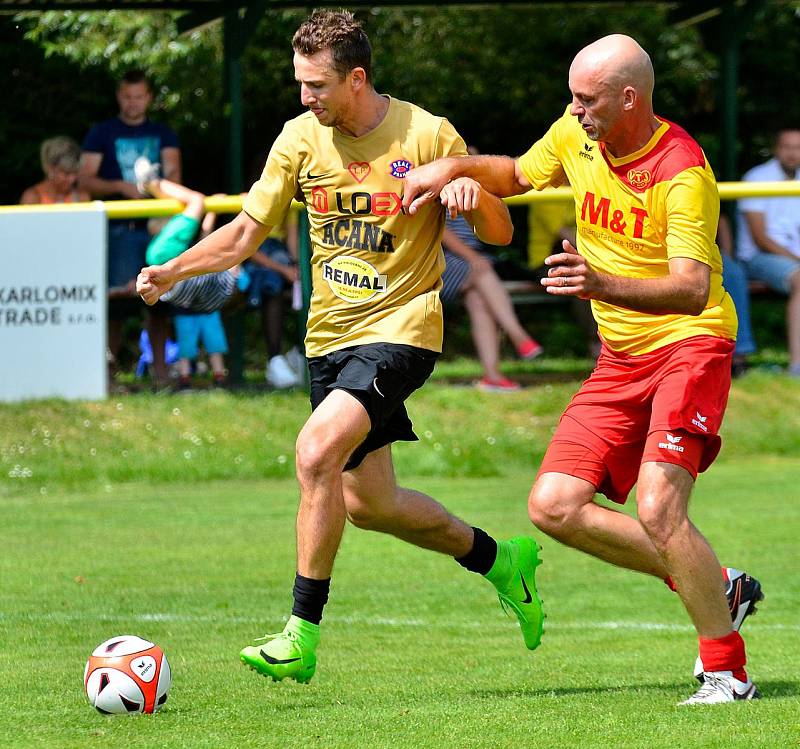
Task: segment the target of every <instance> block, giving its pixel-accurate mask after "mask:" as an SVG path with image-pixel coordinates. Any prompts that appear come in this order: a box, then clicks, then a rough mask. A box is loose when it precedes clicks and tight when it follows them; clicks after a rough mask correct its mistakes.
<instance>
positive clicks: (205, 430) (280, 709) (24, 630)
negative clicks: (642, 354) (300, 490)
mask: <svg viewBox="0 0 800 749" xmlns="http://www.w3.org/2000/svg"><path fill="white" fill-rule="evenodd" d="M546 374H547V373H546V372H545V373H544V375H546ZM545 379H546V378H545ZM561 379H562V380H563V378H561ZM575 387H576V382H575V381H574V377H573V381H571V382H566V383H564V382H552V383H550V384H546V382H545V384H542V385H541V386H538V387H535V388H530V389H527V390H525V391H524V392H523V393H520V394H514V395H510V396H503V397H500V398H498V397H496V396H491V395H483V394H477V393H475V392H474V391H472V390H470V389H467V388H453V387H444V386H441V385H437V384H433V385H430V386H428V387H427V388H426V389H425V390H424V391H423V392H421V393H420V394H419V395H418V396H415V399H414V404H413V406H412V409H413V411H414V414H415V416H416V420H417V421H418V423H419V424H420V430H419V431H420V436H421V438H422V441H423V445H417V446H414V445H409V446H405V445H404V446H401V447H399V448H398V450H397V455H398V465H399V466H400V472H401V476H402V479H403V483H405V484H406V485H410V486H414V487H415V488H419V489H422V490H425V491H428V492H429V493H431V494H433V495H434V496H436V497H437V498H439V499H440V500H441V501H443V502H444V503H445V504H446V505H447V506H448V507H449V508H451V509H452V510H453V511H455V512H456V513H457V514H459V515H461V516H462V517H464V518H465V519H466V520H468V521H470V522H472V523H474V524H477V525H481V526H482V527H484V528H485V529H486V530H488V531H489V532H490V533H492V534H494V535H496V536H498V537H507V536H510V535H515V534H518V533H524V532H531V531H532V529H531V527H530V525H529V524H528V521H527V518H526V514H525V501H524V498H525V496H526V495H527V491H528V488H529V483H530V480H531V478H532V475H533V473H534V471H535V466H536V462H537V461H538V457H537V456H539V455H540V454H541V450H543V448H544V445H545V444H546V440H547V437H548V435H549V433H550V430H551V428H552V426H553V424H554V423H555V419H556V418H557V414H558V412H559V411H560V409H561V408H562V407H563V405H564V403H565V402H566V400H567V399H568V398H569V395H570V393H571V392H572V391H573V390H574V389H575ZM304 401H305V397H304V396H303V395H302V394H300V393H296V394H280V395H277V396H267V395H262V396H256V397H252V396H241V395H239V396H233V395H228V394H213V395H210V396H208V397H202V396H198V397H190V398H180V397H171V398H157V397H152V396H144V395H142V396H135V397H130V398H126V399H123V400H120V401H115V400H111V401H109V402H106V403H94V404H87V403H83V404H81V403H78V404H66V403H60V402H52V403H42V404H35V405H32V404H20V405H16V406H13V405H12V406H2V407H0V466H2V470H3V475H2V477H0V546H1V547H2V549H3V553H2V555H0V586H2V587H0V590H2V597H0V643H2V648H0V684H2V689H0V746H2V747H34V746H47V747H76V748H78V747H80V748H83V747H109V746H113V747H147V748H149V747H166V748H168V749H169V748H171V747H187V748H189V747H192V748H194V747H270V748H271V747H276V748H280V749H283V747H320V748H327V747H341V748H342V749H344V748H347V749H351V748H354V747H358V748H360V747H370V749H380V748H381V747H412V748H413V749H428V748H429V747H430V748H431V749H439V748H441V749H460V748H461V747H464V748H466V747H487V748H495V747H499V748H502V747H517V746H523V745H524V746H526V747H535V748H536V749H559V748H560V747H595V746H608V747H647V749H661V747H663V748H664V749H666V748H667V747H669V748H670V749H673V748H674V747H683V746H699V747H709V748H713V747H720V749H722V748H723V747H724V748H725V749H729V748H730V747H731V746H736V747H776V749H777V748H780V749H783V748H784V747H800V718H799V717H798V716H800V677H799V676H798V672H799V671H800V603H798V601H800V582H798V576H797V568H798V563H800V552H798V544H797V538H798V537H800V491H799V490H798V486H800V456H798V437H797V435H798V429H797V423H798V420H797V416H796V414H797V413H798V406H800V384H798V383H796V382H794V381H792V380H789V379H788V378H784V377H769V376H764V377H762V376H760V375H754V376H752V377H748V378H745V380H743V381H741V382H738V383H737V384H736V385H735V386H734V391H733V394H732V398H731V405H730V408H729V414H728V417H727V421H726V425H725V442H726V447H725V450H724V452H723V455H722V457H721V459H720V460H719V461H718V464H717V465H715V466H714V468H713V470H711V471H710V472H709V473H708V474H706V475H704V476H703V477H702V479H701V480H700V482H699V483H698V487H697V489H696V492H695V495H694V499H693V517H694V519H695V520H696V522H697V523H698V525H699V526H700V527H701V529H703V530H704V531H705V532H706V534H707V535H708V536H709V538H710V539H711V541H712V543H713V544H714V545H715V548H716V549H717V551H718V553H719V555H720V557H721V558H722V559H723V561H724V562H725V563H727V564H730V565H734V566H741V567H743V568H745V569H747V570H749V571H751V572H752V573H753V574H755V575H757V576H758V577H759V578H760V579H761V580H762V582H763V585H764V589H765V592H766V596H767V597H766V600H765V602H764V603H763V604H762V606H761V608H760V611H759V614H758V615H757V616H756V617H754V618H752V619H750V620H748V622H747V625H746V633H745V634H746V640H747V645H748V653H749V656H750V664H751V674H752V676H753V677H754V679H755V680H756V681H757V683H758V685H759V687H760V688H761V691H762V692H763V694H764V699H763V700H761V701H760V702H757V703H751V704H741V703H740V704H737V705H730V706H722V707H718V708H699V709H697V708H695V709H686V708H677V707H676V703H677V702H678V701H679V700H681V699H683V698H685V697H686V696H688V695H689V694H690V693H691V692H692V691H693V689H694V686H695V685H694V683H693V681H692V679H691V669H692V665H693V661H694V656H695V648H696V643H695V640H694V637H693V635H692V630H691V628H690V627H689V625H688V622H687V619H686V616H685V614H684V613H683V612H682V609H681V607H680V604H679V602H678V600H677V598H676V596H675V595H674V594H672V593H670V592H669V591H668V590H667V588H666V586H664V585H663V584H661V583H660V582H658V581H655V580H651V579H648V578H646V577H644V576H640V575H635V574H632V573H628V572H625V571H622V570H617V569H614V568H611V567H608V566H606V565H603V564H601V563H599V562H597V561H595V560H593V559H590V558H589V557H585V556H582V555H580V554H578V553H577V552H574V551H572V550H569V549H566V548H563V547H560V546H558V545H557V544H555V543H554V542H552V541H550V540H548V539H540V540H541V542H542V544H543V546H544V551H543V556H544V559H545V564H544V565H543V567H542V568H541V570H540V577H539V586H540V591H541V593H542V596H543V598H544V599H545V605H546V609H547V612H548V616H549V618H548V625H547V630H546V634H545V638H544V641H543V644H542V646H541V648H540V649H539V650H537V651H536V652H535V653H529V652H527V651H526V650H525V649H524V647H523V645H522V640H521V636H520V634H519V631H518V628H517V627H516V625H515V623H514V622H513V621H511V620H509V619H507V618H506V617H505V616H504V614H503V613H502V611H501V610H500V607H499V605H498V604H497V601H496V599H495V598H494V596H493V595H492V589H491V587H490V586H489V585H488V584H487V583H485V582H484V581H483V580H481V579H480V578H478V577H477V576H474V575H471V574H469V573H466V572H464V571H463V570H461V568H460V567H458V566H457V565H456V564H455V563H454V562H453V561H451V560H449V559H446V558H443V557H440V556H436V555H433V554H430V553H426V552H423V551H420V550H417V549H415V548H412V547H409V546H407V545H404V544H402V543H400V542H398V541H395V540H394V539H391V538H387V537H384V536H379V535H375V534H368V533H364V532H362V531H357V530H354V529H348V532H347V533H346V536H345V541H344V544H343V547H342V550H341V553H340V556H339V559H338V561H337V568H336V571H335V575H334V582H333V589H332V596H331V602H330V604H329V606H328V607H327V609H326V614H325V619H324V621H323V641H322V645H321V648H320V652H319V657H320V665H319V669H318V672H317V675H316V676H315V678H314V680H313V681H312V682H311V684H310V685H307V686H300V685H297V684H295V683H294V682H289V683H280V684H273V683H271V682H268V681H267V680H265V679H263V678H260V677H258V676H256V675H255V674H254V673H252V672H250V671H248V670H246V669H245V668H244V667H242V665H241V664H240V663H239V661H238V658H237V653H238V650H239V649H240V648H241V647H242V646H244V645H246V644H249V643H250V641H251V640H252V639H253V638H254V637H256V636H259V635H261V634H263V633H265V632H269V631H275V630H277V629H279V628H280V627H281V626H282V623H283V621H284V619H285V617H286V616H287V614H288V612H289V608H290V592H291V583H292V579H293V572H294V541H293V523H294V513H295V508H296V501H297V499H296V488H295V485H294V481H293V480H292V479H291V473H292V467H291V462H292V461H291V449H292V442H293V432H294V430H295V429H296V427H297V426H298V425H299V424H300V423H301V422H302V420H303V418H304V416H305V413H306V405H305V402H304ZM87 422H88V423H87ZM187 453H188V457H187ZM281 456H282V458H283V459H282V460H281ZM125 633H130V634H137V635H140V636H142V637H145V638H148V639H152V640H154V641H155V642H157V643H159V644H160V645H161V646H162V647H163V648H164V650H165V651H166V653H167V655H168V657H169V659H170V662H171V665H172V668H173V676H174V683H173V688H172V691H171V693H170V698H169V701H168V702H167V704H166V706H165V708H164V709H163V710H162V711H161V712H160V713H158V714H157V715H155V716H134V717H130V718H127V717H125V718H107V717H104V716H101V715H100V714H98V713H96V712H95V711H94V710H93V709H92V708H91V707H90V705H89V704H88V702H87V701H86V698H85V696H84V695H83V693H82V674H83V666H84V663H85V661H86V658H87V657H88V655H89V653H90V652H91V650H92V649H93V648H94V647H95V645H97V644H98V643H100V642H101V641H103V640H105V639H107V638H108V637H111V636H113V635H118V634H125Z"/></svg>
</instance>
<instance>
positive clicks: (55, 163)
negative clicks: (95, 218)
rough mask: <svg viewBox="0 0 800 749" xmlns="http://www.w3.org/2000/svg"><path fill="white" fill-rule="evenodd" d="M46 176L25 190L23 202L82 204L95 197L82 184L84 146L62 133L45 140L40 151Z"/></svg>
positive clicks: (21, 198) (28, 203)
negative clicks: (79, 171)
mask: <svg viewBox="0 0 800 749" xmlns="http://www.w3.org/2000/svg"><path fill="white" fill-rule="evenodd" d="M40 155H41V162H42V171H43V172H44V179H43V180H42V181H41V182H37V183H36V184H35V185H33V186H32V187H29V188H28V189H27V190H25V192H23V193H22V197H20V199H19V202H20V203H22V204H23V205H30V204H34V203H81V202H84V201H87V200H91V197H90V196H89V193H88V192H86V190H82V189H81V188H79V187H78V167H79V166H80V160H81V147H80V146H79V145H78V144H77V142H76V141H74V140H72V138H68V137H67V136H65V135H59V136H58V137H56V138H49V139H48V140H46V141H44V142H43V143H42V146H41V150H40Z"/></svg>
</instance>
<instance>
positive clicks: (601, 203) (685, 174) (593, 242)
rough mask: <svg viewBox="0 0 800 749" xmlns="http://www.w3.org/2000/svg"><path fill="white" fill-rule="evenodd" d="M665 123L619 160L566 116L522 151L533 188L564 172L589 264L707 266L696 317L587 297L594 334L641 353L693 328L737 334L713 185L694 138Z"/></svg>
mask: <svg viewBox="0 0 800 749" xmlns="http://www.w3.org/2000/svg"><path fill="white" fill-rule="evenodd" d="M659 121H660V122H661V125H660V126H659V128H658V130H656V132H655V133H654V134H653V137H652V138H650V140H649V141H648V142H647V143H646V144H645V145H644V146H643V147H642V148H641V149H639V150H638V151H636V152H635V153H632V154H630V155H629V156H625V157H624V158H621V159H616V158H614V157H613V156H612V155H611V154H610V153H608V152H607V151H606V150H605V148H604V144H603V143H597V142H594V141H591V140H589V139H588V138H587V137H586V134H585V133H584V131H583V128H581V126H580V124H579V123H578V121H577V119H576V118H575V117H573V116H571V115H570V114H569V108H567V111H566V112H565V113H564V115H563V116H562V117H561V118H560V119H558V120H557V121H556V122H555V123H553V125H552V126H551V127H550V130H548V132H547V133H546V135H545V136H544V137H543V138H542V139H541V140H539V141H537V142H536V143H535V144H534V145H533V146H532V147H531V149H530V150H529V151H528V152H527V153H526V154H525V155H524V156H522V157H521V158H520V160H519V165H520V169H521V170H522V172H523V174H524V175H525V176H526V177H527V179H528V181H529V182H530V183H531V185H533V187H535V188H536V189H537V190H541V189H543V188H545V187H548V186H550V185H557V184H559V183H560V181H561V180H562V179H563V175H564V174H566V177H567V179H568V180H569V182H570V184H571V185H572V190H573V193H574V195H575V218H576V222H577V238H578V251H579V252H580V253H581V255H582V256H583V257H585V258H586V259H587V260H588V262H589V264H590V265H591V267H592V268H594V269H595V270H597V271H601V272H603V273H609V274H612V275H617V276H627V277H631V278H658V277H660V276H666V275H668V274H669V260H670V258H673V257H685V258H691V259H693V260H698V261H699V262H701V263H704V264H706V265H708V266H709V267H710V268H711V286H710V293H709V297H708V303H707V305H706V308H705V309H704V310H703V312H702V313H701V314H699V315H697V316H691V315H682V314H681V315H679V314H664V315H656V314H649V313H646V312H637V311H635V310H630V309H626V308H624V307H618V306H615V305H613V304H608V303H607V302H600V301H595V300H592V311H593V313H594V316H595V319H596V320H597V325H598V330H599V333H600V336H601V337H602V339H603V340H604V341H605V343H606V344H607V345H608V346H609V347H610V348H611V349H613V350H614V351H619V352H622V353H628V354H644V353H647V352H649V351H653V350H654V349H657V348H660V347H662V346H666V345H668V344H670V343H675V342H676V341H681V340H684V339H686V338H690V337H692V336H698V335H712V336H717V337H720V338H728V339H730V340H735V339H736V327H737V320H736V311H735V308H734V306H733V301H732V300H731V297H730V295H729V294H728V293H727V292H726V291H725V289H724V288H723V286H722V258H721V257H720V253H719V248H718V247H717V245H716V244H715V242H714V237H715V235H716V231H717V222H718V220H719V193H718V192H717V185H716V181H715V179H714V174H713V172H712V171H711V167H710V166H709V164H708V161H707V160H706V157H705V154H704V153H703V151H702V149H701V148H700V146H699V145H698V144H697V143H696V142H695V141H694V139H693V138H692V137H691V136H689V134H688V133H687V132H686V131H685V130H683V129H682V128H681V127H679V126H678V125H676V124H674V123H672V122H669V121H667V120H663V119H661V118H659Z"/></svg>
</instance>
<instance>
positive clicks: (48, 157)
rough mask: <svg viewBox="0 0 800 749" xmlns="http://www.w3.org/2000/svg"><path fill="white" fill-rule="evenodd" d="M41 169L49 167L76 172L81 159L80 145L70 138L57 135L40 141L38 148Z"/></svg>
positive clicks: (45, 169)
mask: <svg viewBox="0 0 800 749" xmlns="http://www.w3.org/2000/svg"><path fill="white" fill-rule="evenodd" d="M39 153H40V156H41V159H42V169H43V170H44V171H45V172H46V171H47V170H48V169H49V168H50V167H55V168H57V169H63V170H64V171H65V172H77V171H78V164H79V163H80V160H81V147H80V146H79V145H78V144H77V142H76V141H74V140H73V139H72V138H69V137H67V136H66V135H59V136H57V137H55V138H48V139H47V140H46V141H44V142H43V143H42V147H41V150H40V152H39Z"/></svg>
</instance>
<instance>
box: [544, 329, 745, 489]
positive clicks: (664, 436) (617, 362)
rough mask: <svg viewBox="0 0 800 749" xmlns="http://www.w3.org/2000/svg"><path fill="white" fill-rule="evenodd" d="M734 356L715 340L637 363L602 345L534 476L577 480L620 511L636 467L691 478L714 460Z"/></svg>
mask: <svg viewBox="0 0 800 749" xmlns="http://www.w3.org/2000/svg"><path fill="white" fill-rule="evenodd" d="M733 349H734V343H733V341H729V340H727V339H725V338H716V337H714V336H696V337H694V338H687V339H685V340H683V341H678V342H677V343H672V344H670V345H668V346H664V347H662V348H660V349H656V350H655V351H651V352H650V353H648V354H639V355H636V356H632V355H630V354H620V353H617V352H615V351H612V350H611V349H609V348H607V347H606V346H605V345H604V346H603V348H602V351H601V352H600V358H599V359H598V360H597V366H596V367H595V369H594V372H592V374H591V376H590V377H589V379H588V380H586V382H584V383H583V385H582V386H581V389H580V390H579V391H578V392H577V394H576V395H575V397H574V398H573V399H572V401H571V402H570V404H569V405H568V406H567V409H566V410H565V411H564V414H563V415H562V417H561V421H560V422H559V424H558V428H557V429H556V432H555V434H554V435H553V439H552V440H551V442H550V445H549V447H548V448H547V453H546V454H545V456H544V460H543V461H542V465H541V467H540V469H539V474H540V475H541V474H542V473H549V472H556V473H566V474H568V475H570V476H576V477H577V478H581V479H584V480H586V481H589V482H590V483H591V484H593V485H594V486H595V487H596V488H597V491H598V492H600V493H602V494H605V495H606V496H607V497H608V498H609V499H611V500H613V501H614V502H619V503H620V504H623V503H624V502H625V500H626V499H627V497H628V493H629V492H630V490H631V489H632V488H633V485H634V484H635V483H636V479H637V476H638V474H639V467H640V465H641V464H642V463H646V462H661V463H674V464H677V465H680V466H682V467H684V468H685V469H686V470H687V471H688V472H689V473H690V474H691V475H692V477H693V478H696V477H697V474H698V473H700V472H702V471H705V470H706V468H708V467H709V466H710V465H711V463H713V462H714V458H716V457H717V454H718V453H719V449H720V445H721V440H720V438H719V435H718V432H719V427H720V425H721V423H722V416H723V414H724V413H725V406H726V405H727V402H728V391H729V389H730V384H731V357H732V355H733Z"/></svg>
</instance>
